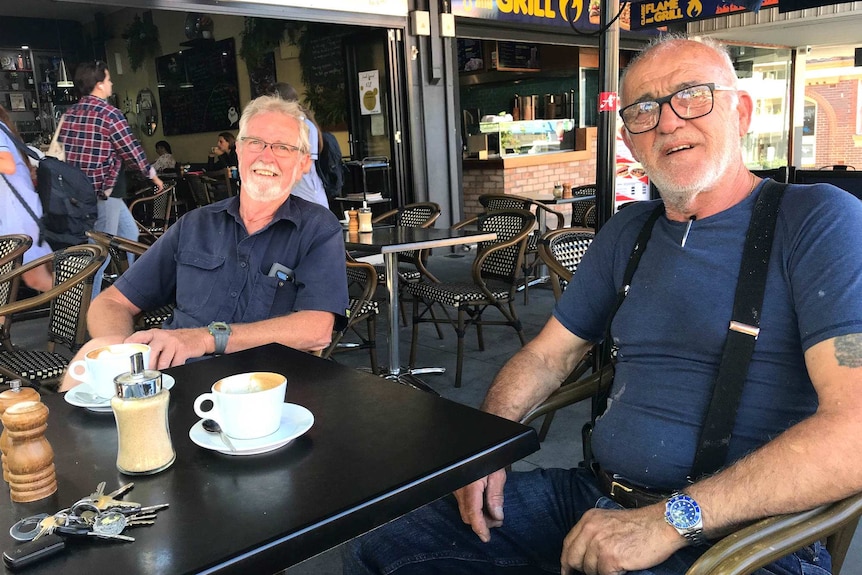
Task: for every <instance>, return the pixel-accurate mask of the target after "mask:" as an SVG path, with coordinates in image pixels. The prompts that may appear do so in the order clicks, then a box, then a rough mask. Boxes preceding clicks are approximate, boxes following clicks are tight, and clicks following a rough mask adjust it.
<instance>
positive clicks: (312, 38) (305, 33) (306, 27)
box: [287, 22, 347, 127]
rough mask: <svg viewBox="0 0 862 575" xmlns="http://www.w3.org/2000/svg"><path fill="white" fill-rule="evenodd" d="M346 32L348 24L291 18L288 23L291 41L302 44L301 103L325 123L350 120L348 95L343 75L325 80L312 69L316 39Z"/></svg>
mask: <svg viewBox="0 0 862 575" xmlns="http://www.w3.org/2000/svg"><path fill="white" fill-rule="evenodd" d="M346 34H347V29H346V28H344V27H343V26H337V25H332V24H316V23H304V22H289V23H288V27H287V38H288V41H289V42H290V43H291V44H292V45H294V46H297V47H298V48H299V64H300V66H301V67H302V83H303V84H304V85H305V97H304V98H303V99H302V104H303V105H304V106H305V107H306V108H310V109H311V110H313V111H314V118H315V120H317V123H318V124H320V125H321V126H323V127H333V126H342V125H344V123H345V122H346V121H347V115H346V112H347V95H346V93H345V88H344V79H343V77H342V78H339V79H338V81H337V82H333V81H331V79H330V80H329V81H325V82H324V81H323V80H321V79H320V78H317V77H316V76H315V75H314V74H313V73H311V72H312V70H314V58H315V42H319V41H320V40H321V39H324V38H325V39H329V40H332V41H339V39H340V38H341V37H342V36H345V35H346ZM339 64H340V62H339Z"/></svg>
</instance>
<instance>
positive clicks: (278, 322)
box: [227, 310, 335, 353]
mask: <svg viewBox="0 0 862 575" xmlns="http://www.w3.org/2000/svg"><path fill="white" fill-rule="evenodd" d="M334 322H335V317H334V316H333V314H332V313H330V312H325V311H313V310H303V311H297V312H294V313H292V314H289V315H286V316H282V317H276V318H272V319H267V320H263V321H257V322H254V323H247V324H231V330H232V332H231V335H230V339H229V340H228V344H227V352H228V353H233V352H235V351H241V350H244V349H249V348H251V347H257V346H259V345H265V344H268V343H274V342H275V343H280V344H283V345H286V346H288V347H292V348H294V349H299V350H302V351H319V350H321V349H323V348H325V347H326V346H327V345H329V342H330V341H331V340H332V327H333V324H334Z"/></svg>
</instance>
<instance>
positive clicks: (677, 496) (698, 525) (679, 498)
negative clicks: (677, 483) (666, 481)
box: [664, 491, 706, 545]
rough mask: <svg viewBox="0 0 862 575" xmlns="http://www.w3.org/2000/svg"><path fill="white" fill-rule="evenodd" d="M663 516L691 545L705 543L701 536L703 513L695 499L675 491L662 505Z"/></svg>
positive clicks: (704, 538)
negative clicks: (663, 505)
mask: <svg viewBox="0 0 862 575" xmlns="http://www.w3.org/2000/svg"><path fill="white" fill-rule="evenodd" d="M664 518H665V521H667V522H668V523H669V524H670V526H671V527H673V528H674V529H676V530H677V532H678V533H679V534H680V535H682V536H683V537H685V538H686V539H687V540H688V542H689V543H691V544H692V545H702V544H704V543H706V537H704V536H703V515H702V514H701V512H700V505H698V504H697V501H695V500H694V499H692V498H691V497H689V496H688V495H686V494H685V493H680V492H679V491H677V492H676V493H674V494H673V495H671V496H670V498H668V500H667V503H665V507H664Z"/></svg>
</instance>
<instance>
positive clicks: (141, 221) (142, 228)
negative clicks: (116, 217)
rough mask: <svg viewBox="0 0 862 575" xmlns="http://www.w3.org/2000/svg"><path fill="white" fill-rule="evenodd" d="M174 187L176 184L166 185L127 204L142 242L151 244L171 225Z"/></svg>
mask: <svg viewBox="0 0 862 575" xmlns="http://www.w3.org/2000/svg"><path fill="white" fill-rule="evenodd" d="M175 187H176V184H170V185H166V186H165V187H164V188H162V191H160V192H156V193H155V194H153V195H151V196H144V197H142V198H138V199H137V200H135V201H133V202H132V203H131V204H129V211H131V212H132V217H134V218H135V223H136V224H137V225H138V232H139V234H140V239H141V240H142V241H143V242H144V243H147V244H152V243H153V242H155V241H156V240H157V239H159V237H160V236H161V235H162V234H163V233H165V230H167V229H168V226H170V225H171V217H172V216H173V213H172V212H171V209H172V207H173V201H174V188H175Z"/></svg>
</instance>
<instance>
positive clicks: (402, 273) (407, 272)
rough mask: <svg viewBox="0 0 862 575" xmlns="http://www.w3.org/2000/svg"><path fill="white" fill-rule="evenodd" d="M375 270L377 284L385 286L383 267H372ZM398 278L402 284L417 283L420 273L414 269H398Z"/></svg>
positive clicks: (384, 269)
mask: <svg viewBox="0 0 862 575" xmlns="http://www.w3.org/2000/svg"><path fill="white" fill-rule="evenodd" d="M374 269H375V270H377V283H379V284H383V285H386V268H385V267H384V266H374ZM398 278H399V279H400V280H401V281H403V282H418V281H419V280H421V279H422V273H421V272H419V270H416V269H409V268H399V269H398Z"/></svg>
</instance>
